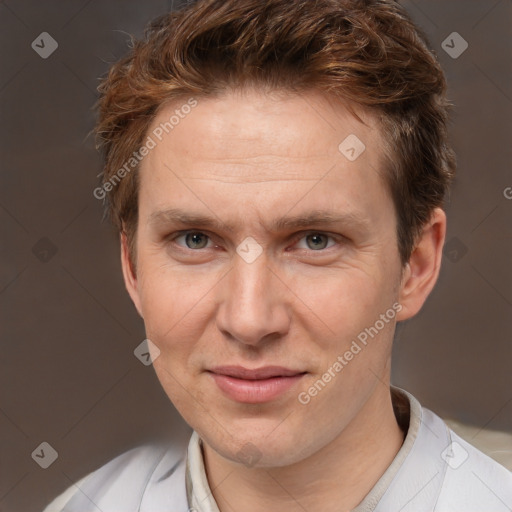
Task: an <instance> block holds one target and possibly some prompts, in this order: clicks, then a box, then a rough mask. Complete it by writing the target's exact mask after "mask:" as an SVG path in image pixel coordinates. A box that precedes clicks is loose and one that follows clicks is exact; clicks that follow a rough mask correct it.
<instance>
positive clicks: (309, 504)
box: [203, 384, 404, 512]
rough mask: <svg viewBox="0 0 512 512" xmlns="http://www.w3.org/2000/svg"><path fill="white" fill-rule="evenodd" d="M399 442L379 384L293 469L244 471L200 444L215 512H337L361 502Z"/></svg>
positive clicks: (401, 437) (387, 397)
mask: <svg viewBox="0 0 512 512" xmlns="http://www.w3.org/2000/svg"><path fill="white" fill-rule="evenodd" d="M403 441H404V433H403V432H402V430H401V429H400V427H399V425H398V424H397V421H396V417H395V414H394V412H393V405H392V402H391V396H390V392H389V388H388V387H386V386H383V385H381V384H379V385H378V386H377V387H376V389H375V392H374V393H373V394H372V395H371V397H370V398H369V399H368V401H367V402H366V403H365V405H364V406H363V408H362V409H361V410H360V411H359V412H358V414H357V416H356V417H355V418H354V419H353V420H352V422H351V423H350V424H349V425H348V426H347V427H346V428H345V429H344V430H343V431H342V432H341V433H340V434H339V435H338V436H337V437H336V438H335V439H333V440H332V441H331V442H330V443H329V444H327V445H325V446H324V447H323V448H322V449H321V450H319V451H318V452H316V453H315V454H313V455H312V456H311V457H308V458H307V459H304V460H302V461H300V462H297V463H295V464H293V465H290V466H284V467H276V468H246V467H243V466H240V465H239V464H236V463H234V462H232V461H230V460H227V459H225V458H223V457H221V456H220V455H219V454H217V453H216V452H215V451H213V450H212V449H211V448H210V447H209V446H207V445H206V444H204V447H203V453H204V464H205V470H206V474H207V477H208V481H209V484H210V489H211V490H212V494H213V496H214V498H215V501H216V502H217V506H218V507H219V510H220V511H221V512H230V511H232V510H244V511H245V512H262V511H265V512H274V511H276V512H277V511H282V510H287V511H290V512H295V511H297V512H299V511H300V512H303V511H304V510H308V511H310V512H316V511H322V512H339V511H340V510H351V509H353V508H355V507H356V506H357V505H358V504H359V503H360V502H361V501H362V500H363V498H364V497H365V496H366V495H367V494H368V493H369V492H370V490H371V489H372V488H373V486H374V485H375V484H376V483H377V481H378V480H379V478H380V477H381V476H382V474H383V473H384V472H385V471H386V469H387V468H388V467H389V465H390V464H391V462H392V461H393V459H394V458H395V456H396V454H397V453H398V451H399V450H400V447H401V446H402V443H403Z"/></svg>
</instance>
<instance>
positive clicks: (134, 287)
mask: <svg viewBox="0 0 512 512" xmlns="http://www.w3.org/2000/svg"><path fill="white" fill-rule="evenodd" d="M197 102H198V103H197V106H195V107H194V108H193V109H191V111H190V113H188V114H187V115H186V116H182V117H180V120H179V123H176V124H175V125H174V126H173V128H172V131H171V130H169V133H168V134H165V133H164V136H162V137H161V139H162V140H161V141H160V140H158V138H155V137H154V136H153V138H154V139H155V141H156V146H155V147H154V148H153V149H152V150H151V151H150V153H149V154H148V155H147V156H146V157H145V158H144V160H143V162H142V164H141V169H140V196H139V223H138V228H137V229H138V231H137V240H136V252H137V268H136V273H135V275H133V274H131V273H130V269H129V265H128V263H127V261H128V257H127V251H126V246H125V249H124V253H123V254H124V257H123V263H124V272H125V279H126V282H127V287H128V290H129V292H130V294H131V296H132V299H133V301H134V303H135V305H136V307H137V309H138V311H139V313H140V314H141V316H142V317H143V319H144V322H145V326H146V331H147V337H148V338H149V339H150V340H151V341H152V342H153V343H154V344H155V345H156V346H157V347H158V349H159V350H160V355H159V356H158V357H157V358H156V359H155V361H154V368H155V371H156V373H157V375H158V378H159V380H160V382H161V384H162V386H163V388H164V390H165V392H166V393H167V395H168V396H169V398H170V400H171V401H172V402H173V403H174V405H175V406H176V408H177V409H178V411H179V412H180V413H181V415H182V416H183V417H184V419H185V420H186V421H187V423H188V424H189V425H191V426H192V427H193V428H194V429H195V430H196V431H197V432H198V433H199V434H200V436H201V437H202V438H203V439H204V440H205V441H206V443H207V444H208V445H209V446H210V447H212V448H213V449H214V450H215V451H216V452H217V453H219V454H221V455H222V456H224V457H226V458H228V459H231V460H233V461H236V460H240V457H241V456H242V457H244V456H246V455H247V456H249V457H250V456H251V453H250V452H251V450H252V451H253V452H255V454H256V455H255V456H256V458H257V459H258V465H262V466H281V465H284V464H291V463H294V462H297V461H299V460H302V459H304V458H306V457H308V455H311V454H313V453H315V452H317V451H318V450H320V449H321V448H322V447H323V446H325V445H327V444H328V443H329V442H330V441H331V440H333V439H334V438H335V437H336V436H338V435H339V434H340V433H341V432H342V431H343V430H344V429H346V428H348V426H349V425H350V424H351V423H352V422H354V421H355V419H356V418H357V417H358V415H359V414H360V412H361V411H362V410H363V408H364V405H365V404H366V403H367V401H368V400H369V398H370V397H371V396H372V394H373V393H374V392H375V389H376V386H381V384H380V383H379V380H384V381H385V380H387V379H389V359H390V350H391V342H392V337H393V332H394V326H395V322H396V320H397V318H399V315H398V314H397V311H398V310H399V309H401V306H399V305H398V303H399V301H400V300H401V297H400V291H401V265H400V258H399V253H398V247H397V238H396V216H395V210H394V207H393V203H392V200H391V197H390V194H389V192H388V189H387V187H386V186H385V184H384V181H383V178H382V173H383V159H382V149H381V147H382V140H381V138H380V135H379V130H378V127H377V126H376V124H375V122H374V120H373V119H372V118H371V117H369V116H364V117H363V120H364V121H365V124H363V123H361V122H360V121H358V120H356V118H355V117H353V116H352V115H351V114H350V113H349V112H348V111H347V110H345V108H344V107H343V106H342V105H341V104H339V103H333V102H329V100H328V99H327V98H325V97H323V96H321V95H318V94H315V93H309V94H305V95H302V96H298V95H288V96H285V95H281V96H270V95H268V94H267V95H264V94H262V93H261V92H258V91H245V92H244V93H241V92H236V93H229V94H228V93H226V94H225V95H224V96H221V97H218V98H210V99H198V100H197ZM184 103H185V101H184V102H181V103H180V102H174V103H173V104H172V105H171V104H169V105H167V106H166V107H165V108H164V109H162V110H161V111H160V112H159V114H158V116H157V117H156V118H155V119H154V122H153V125H152V126H151V127H150V129H149V131H148V133H149V134H151V133H155V131H154V130H155V129H158V127H159V126H161V123H165V122H166V121H168V120H169V118H170V117H171V116H172V115H173V113H174V112H175V111H176V110H180V105H182V104H184ZM186 110H187V111H188V110H189V109H186ZM361 115H362V113H361ZM156 133H160V132H159V131H158V130H157V132H156ZM347 137H350V138H349V139H348V141H347V142H345V143H343V141H344V140H345V139H347ZM355 137H357V139H355ZM358 141H359V142H358ZM340 143H343V144H341V149H340ZM361 143H362V144H364V147H365V149H364V151H362V152H361V149H362V148H363V146H362V145H361ZM359 153H360V154H359ZM393 305H394V306H393ZM364 333H366V336H365V334H364ZM370 333H371V334H370ZM363 340H365V341H366V343H364V342H363ZM350 354H352V355H351V356H350ZM336 362H337V363H338V364H336ZM340 366H341V368H340ZM223 367H224V368H223ZM315 390H316V391H315ZM248 452H249V453H248Z"/></svg>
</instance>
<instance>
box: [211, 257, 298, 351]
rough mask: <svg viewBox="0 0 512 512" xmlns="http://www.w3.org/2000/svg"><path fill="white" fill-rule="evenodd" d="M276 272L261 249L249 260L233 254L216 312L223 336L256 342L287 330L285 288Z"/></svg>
mask: <svg viewBox="0 0 512 512" xmlns="http://www.w3.org/2000/svg"><path fill="white" fill-rule="evenodd" d="M276 274H277V272H276V271H275V270H273V269H271V268H270V267H269V265H268V261H267V258H266V257H265V254H264V253H263V254H262V255H260V256H259V258H258V259H257V260H256V261H253V262H252V263H247V262H246V261H244V260H243V259H242V258H240V257H239V256H238V255H236V256H235V261H234V264H233V268H232V270H231V272H229V274H228V275H227V276H226V280H225V284H224V287H223V295H222V302H221V304H220V307H219V309H218V313H217V327H218V329H219V330H220V331H221V332H222V333H223V334H224V335H225V336H226V337H228V338H229V339H232V340H233V339H234V340H236V341H238V342H240V343H243V344H245V345H253V346H256V345H261V344H263V343H264V342H267V341H270V340H275V339H278V338H279V337H281V336H283V335H285V334H286V333H287V332H288V330H289V327H290V304H289V302H288V300H287V288H286V286H285V285H284V284H283V282H282V280H281V279H282V278H281V279H280V278H279V277H278V276H277V275H276ZM288 293H290V292H289V291H288Z"/></svg>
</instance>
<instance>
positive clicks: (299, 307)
mask: <svg viewBox="0 0 512 512" xmlns="http://www.w3.org/2000/svg"><path fill="white" fill-rule="evenodd" d="M445 88H446V85H445V80H444V76H443V73H442V71H441V69H440V67H439V65H438V63H437V62H436V60H435V58H434V57H433V55H432V54H431V52H430V51H429V50H428V49H427V46H426V43H425V41H424V38H423V37H422V36H421V34H420V33H419V32H418V30H417V29H416V28H415V27H414V25H413V24H412V23H411V21H410V20H409V18H408V17H407V15H406V14H405V13H404V11H403V9H402V8H401V7H400V6H399V5H398V4H397V3H396V2H393V1H384V0H373V1H343V0H317V1H312V0H302V1H299V0H297V1H290V0H267V1H262V0H205V1H200V2H197V3H193V4H190V5H188V6H187V7H185V8H184V9H182V10H180V11H178V12H175V13H171V14H168V15H165V16H163V17H161V18H159V19H158V20H156V21H155V22H154V23H153V24H152V25H151V27H150V28H149V29H148V31H147V33H146V36H145V39H144V40H143V41H140V42H136V43H135V44H134V47H133V49H132V51H131V52H130V54H129V55H128V56H127V57H125V58H124V59H123V60H121V61H120V62H118V63H117V64H115V65H114V66H113V67H112V69H111V71H110V73H109V75H108V76H107V78H106V79H105V80H104V81H103V82H102V85H101V86H100V92H101V98H100V102H99V125H98V134H99V137H100V146H101V148H102V149H103V151H104V155H105V169H104V175H103V184H102V186H101V187H98V189H96V190H95V192H94V194H95V195H96V197H104V198H105V199H106V201H107V203H106V204H107V207H108V211H109V213H110V216H111V218H112V219H113V221H114V223H115V225H116V226H117V227H118V228H119V232H120V239H121V251H122V268H123V273H124V279H125V283H126V287H127V289H128V292H129V294H130V296H131V298H132V300H133V302H134V304H135V307H136V309H137V311H138V312H139V314H140V315H141V317H142V318H143V319H144V323H145V327H146V332H147V338H148V341H147V345H148V350H149V351H150V353H151V357H152V361H153V365H154V368H155V371H156V373H157V376H158V378H159V380H160V382H161V384H162V386H163V388H164V390H165V392H166V393H167V395H168V396H169V398H170V400H171V401H172V403H173V404H174V405H175V407H176V408H177V410H178V411H179V412H180V414H181V415H182V416H183V418H184V419H185V421H186V422H187V423H188V424H189V425H190V426H191V427H192V429H193V434H192V437H191V439H190V442H189V443H188V445H187V444H180V443H178V442H177V443H176V444H174V445H172V446H160V445H148V446H143V447H139V448H135V449H133V450H131V451H129V452H127V453H125V454H122V455H120V456H119V457H117V458H116V459H114V460H113V461H111V462H110V463H108V464H107V465H105V466H104V467H102V468H100V469H99V470H97V471H95V472H93V473H92V474H90V475H88V476H87V477H85V478H84V479H83V480H81V481H80V482H78V483H77V484H76V486H73V487H72V488H70V489H69V490H68V491H67V492H66V493H65V494H64V495H62V496H61V497H59V498H57V499H56V500H55V502H54V503H53V504H51V505H49V506H48V507H47V509H46V510H47V511H53V510H63V511H66V512H78V511H86V510H87V511H89V510H101V511H102V512H110V511H132V510H140V511H152V512H160V511H162V512H163V511H172V512H185V511H187V510H194V511H202V512H213V511H215V512H218V511H220V512H228V511H233V510H243V511H244V512H258V511H265V512H273V511H277V510H279V511H282V510H285V511H299V510H300V511H304V510H306V511H309V512H315V511H322V512H334V511H346V510H354V511H358V512H363V511H364V512H367V511H379V512H394V511H404V512H405V511H414V512H420V511H439V512H462V511H464V512H471V511H474V512H477V511H478V512H481V511H484V510H485V511H486V512H499V511H506V510H511V507H512V476H511V474H510V473H509V472H508V471H507V470H506V469H505V468H503V467H501V466H500V465H499V464H498V463H496V462H494V461H493V460H491V459H490V458H488V457H487V456H486V455H484V454H483V453H481V452H479V451H478V450H476V449H475V448H474V447H472V446H470V445H469V444H467V443H466V442H465V441H463V440H462V439H461V438H459V437H458V436H457V435H456V434H455V433H453V432H452V431H451V430H449V429H448V428H447V426H446V425H445V424H444V422H443V421H442V420H441V419H440V418H439V417H437V416H436V415H435V414H434V413H432V412H431V411H428V410H427V409H423V408H422V407H421V405H420V404H419V403H418V401H417V400H416V399H415V398H414V397H413V396H411V395H410V394H409V393H407V392H406V391H403V390H400V389H397V388H394V387H391V386H390V364H391V360H390V359H391V346H392V340H393V335H394V331H395V326H396V323H397V322H400V321H403V320H406V319H408V318H411V317H412V316H414V315H415V314H416V313H417V312H418V311H419V310H420V308H421V307H422V305H423V303H424V301H425V300H426V298H427V297H428V295H429V293H430V292H431V290H432V288H433V287H434V285H435V282H436V280H437V277H438V274H439V268H440V263H441V254H442V246H443V241H444V237H445V230H446V217H445V214H444V212H443V210H442V201H443V197H444V195H445V192H446V190H447V187H448V185H449V183H450V180H451V178H452V176H453V172H454V167H455V164H454V156H453V154H452V151H451V149H450V148H449V145H448V143H447V134H446V121H447V109H448V102H447V100H446V97H445Z"/></svg>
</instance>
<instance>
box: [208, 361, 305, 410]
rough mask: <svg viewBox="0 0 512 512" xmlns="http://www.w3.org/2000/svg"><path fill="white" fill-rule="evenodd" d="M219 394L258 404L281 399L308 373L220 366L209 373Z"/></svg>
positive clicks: (274, 368)
mask: <svg viewBox="0 0 512 512" xmlns="http://www.w3.org/2000/svg"><path fill="white" fill-rule="evenodd" d="M208 373H209V374H210V375H211V376H212V378H213V380H214V382H215V383H216V385H217V387H218V388H219V389H220V391H221V392H222V393H223V394H224V395H227V396H228V397H229V398H231V399H232V400H234V401H236V402H241V403H249V404H258V403H265V402H269V401H271V400H274V399H276V398H278V397H279V396H281V395H283V394H284V393H285V392H286V391H289V390H290V389H291V388H292V387H293V386H295V385H296V384H297V383H298V382H299V381H300V380H301V379H302V377H303V376H304V375H305V374H306V373H307V372H305V371H301V370H292V369H290V368H284V367H282V366H265V367H262V368H255V369H248V368H243V367H242V366H218V367H215V368H212V369H211V370H208Z"/></svg>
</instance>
